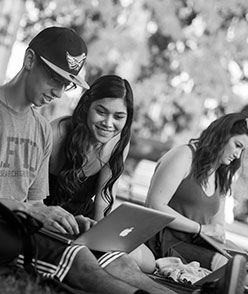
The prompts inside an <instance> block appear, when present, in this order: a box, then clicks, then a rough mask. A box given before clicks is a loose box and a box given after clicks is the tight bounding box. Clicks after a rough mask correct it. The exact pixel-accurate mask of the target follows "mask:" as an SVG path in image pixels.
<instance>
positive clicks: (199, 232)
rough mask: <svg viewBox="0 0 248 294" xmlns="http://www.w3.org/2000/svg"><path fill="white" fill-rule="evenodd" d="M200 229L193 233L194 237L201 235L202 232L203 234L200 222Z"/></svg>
mask: <svg viewBox="0 0 248 294" xmlns="http://www.w3.org/2000/svg"><path fill="white" fill-rule="evenodd" d="M199 226H200V227H199V230H198V232H197V233H195V234H194V235H193V238H197V237H199V236H200V234H201V230H202V224H199Z"/></svg>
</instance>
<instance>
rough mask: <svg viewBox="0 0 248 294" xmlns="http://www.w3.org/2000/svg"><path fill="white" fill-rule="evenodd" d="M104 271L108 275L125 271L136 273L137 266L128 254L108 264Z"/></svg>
mask: <svg viewBox="0 0 248 294" xmlns="http://www.w3.org/2000/svg"><path fill="white" fill-rule="evenodd" d="M104 269H105V270H106V271H107V272H110V273H118V272H126V271H137V270H139V266H138V264H137V262H135V260H134V259H133V258H131V257H130V256H129V255H128V254H123V255H121V256H120V257H119V258H117V259H115V260H114V261H112V262H111V263H110V264H108V265H107V266H106V267H105V268H104Z"/></svg>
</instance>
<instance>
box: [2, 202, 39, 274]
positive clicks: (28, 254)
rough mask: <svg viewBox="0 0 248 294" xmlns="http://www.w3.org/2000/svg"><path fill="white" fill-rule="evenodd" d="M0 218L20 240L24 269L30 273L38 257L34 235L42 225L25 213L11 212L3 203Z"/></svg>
mask: <svg viewBox="0 0 248 294" xmlns="http://www.w3.org/2000/svg"><path fill="white" fill-rule="evenodd" d="M0 218H1V219H2V220H3V221H5V223H6V226H9V228H10V229H11V230H14V231H15V232H16V234H17V237H18V240H20V242H21V243H22V251H23V255H24V268H25V269H26V270H27V271H30V268H31V262H32V259H33V258H35V257H36V246H35V240H34V236H33V234H34V233H35V232H37V231H38V230H40V229H41V227H42V223H41V222H40V221H38V220H36V219H35V218H33V217H32V216H30V215H28V214H27V213H25V212H23V211H11V210H10V209H9V208H7V207H6V206H5V205H3V204H2V203H0ZM20 253H21V252H20ZM14 258H15V257H13V259H14Z"/></svg>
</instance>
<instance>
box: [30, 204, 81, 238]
mask: <svg viewBox="0 0 248 294" xmlns="http://www.w3.org/2000/svg"><path fill="white" fill-rule="evenodd" d="M28 204H29V205H28V206H27V211H26V212H27V213H29V214H30V215H31V216H33V217H35V218H37V219H38V220H39V221H41V222H42V223H43V225H44V227H45V228H46V229H48V230H51V231H55V232H60V233H62V234H70V235H74V234H79V226H78V224H77V221H76V219H75V217H74V216H73V215H72V214H70V213H69V212H67V211H66V210H65V209H63V208H62V207H60V206H46V205H44V204H43V203H40V202H39V203H28Z"/></svg>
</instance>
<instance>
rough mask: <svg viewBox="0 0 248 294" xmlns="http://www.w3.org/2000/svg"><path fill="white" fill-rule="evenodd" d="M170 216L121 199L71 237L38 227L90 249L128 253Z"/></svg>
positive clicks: (62, 239)
mask: <svg viewBox="0 0 248 294" xmlns="http://www.w3.org/2000/svg"><path fill="white" fill-rule="evenodd" d="M174 219H175V217H174V216H173V215H170V214H167V213H164V212H161V211H157V210H154V209H151V208H147V207H144V206H141V205H138V204H134V203H131V202H123V203H122V204H120V205H119V206H118V207H117V208H116V209H114V210H113V211H112V212H111V213H110V214H109V215H108V216H106V217H105V218H103V219H102V220H100V221H99V222H98V223H97V224H95V225H94V226H93V227H92V228H91V229H90V230H88V231H87V232H85V233H83V234H81V235H79V236H77V237H76V239H74V240H71V239H69V238H66V237H64V236H63V235H60V234H57V233H53V232H51V231H48V230H46V229H42V230H41V233H43V234H45V235H49V236H51V237H52V238H55V239H58V240H60V241H62V242H65V243H67V244H75V245H86V246H87V247H88V248H89V249H91V250H97V251H102V252H108V251H116V250H117V251H124V252H126V253H130V252H131V251H133V250H134V249H135V248H137V247H138V246H139V245H141V244H142V243H144V242H146V241H147V240H148V239H149V238H151V237H152V236H153V235H155V234H156V233H157V232H159V231H160V230H162V229H163V228H164V227H166V226H167V225H168V224H169V223H170V222H172V221H173V220H174Z"/></svg>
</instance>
